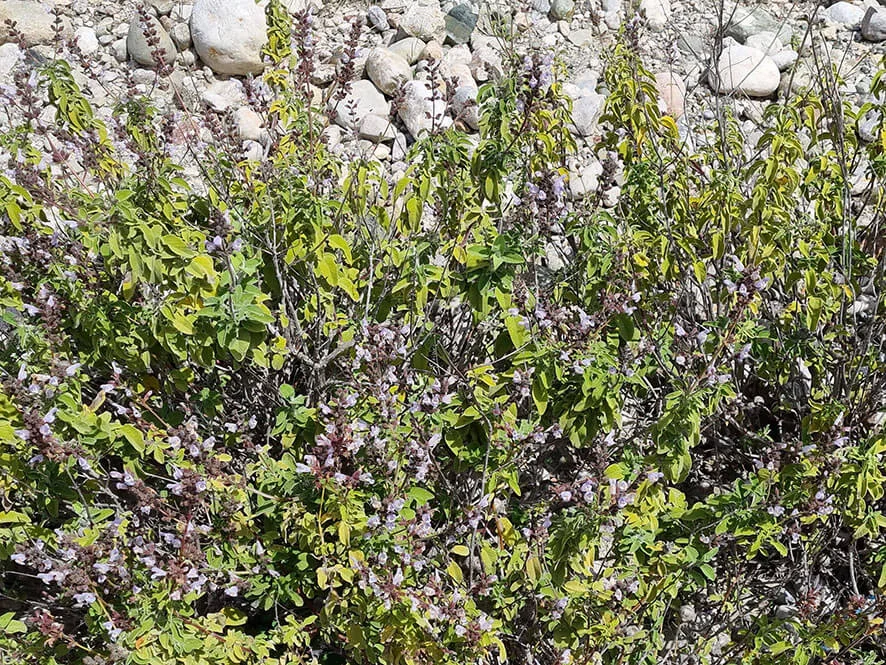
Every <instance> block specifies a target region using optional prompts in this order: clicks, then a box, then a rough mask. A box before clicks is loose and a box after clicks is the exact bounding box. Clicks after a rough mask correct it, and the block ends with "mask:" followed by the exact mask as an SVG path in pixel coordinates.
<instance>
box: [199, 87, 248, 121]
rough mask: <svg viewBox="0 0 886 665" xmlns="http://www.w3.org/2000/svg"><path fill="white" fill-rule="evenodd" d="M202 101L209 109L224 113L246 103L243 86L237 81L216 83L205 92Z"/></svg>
mask: <svg viewBox="0 0 886 665" xmlns="http://www.w3.org/2000/svg"><path fill="white" fill-rule="evenodd" d="M201 99H202V100H203V101H204V103H206V104H207V105H208V106H209V108H211V109H212V110H213V111H218V112H219V113H224V112H225V111H227V110H228V108H229V107H231V106H239V105H240V104H242V103H243V102H245V101H246V95H245V93H244V92H243V85H242V84H241V83H240V81H238V80H236V79H229V80H227V81H216V82H214V83H212V84H211V85H210V86H209V87H208V88H206V90H205V91H204V92H203V95H202V96H201Z"/></svg>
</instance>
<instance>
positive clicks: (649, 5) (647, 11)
mask: <svg viewBox="0 0 886 665" xmlns="http://www.w3.org/2000/svg"><path fill="white" fill-rule="evenodd" d="M640 12H641V13H642V14H643V15H644V16H645V17H646V24H647V25H648V26H649V28H650V29H651V30H654V31H656V32H657V31H659V30H664V27H665V26H666V25H667V24H668V20H669V19H670V18H671V0H640Z"/></svg>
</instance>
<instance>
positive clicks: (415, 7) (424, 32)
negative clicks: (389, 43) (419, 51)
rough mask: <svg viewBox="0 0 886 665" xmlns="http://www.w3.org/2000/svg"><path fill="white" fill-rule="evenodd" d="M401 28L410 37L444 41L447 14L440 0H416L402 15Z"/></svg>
mask: <svg viewBox="0 0 886 665" xmlns="http://www.w3.org/2000/svg"><path fill="white" fill-rule="evenodd" d="M399 26H400V30H402V31H403V32H404V33H406V34H407V35H409V36H410V37H418V38H419V39H421V40H422V41H425V42H429V41H431V40H432V39H433V40H436V41H438V42H440V43H441V44H442V43H443V40H444V39H445V38H446V15H445V14H444V13H443V10H442V9H440V3H439V1H438V0H414V1H413V2H412V4H410V5H409V7H407V8H406V11H405V12H404V13H403V16H401V17H400V23H399Z"/></svg>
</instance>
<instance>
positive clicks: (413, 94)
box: [398, 81, 452, 139]
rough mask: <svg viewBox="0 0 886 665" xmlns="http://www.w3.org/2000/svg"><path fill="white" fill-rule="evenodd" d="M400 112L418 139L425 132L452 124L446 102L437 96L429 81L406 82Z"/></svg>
mask: <svg viewBox="0 0 886 665" xmlns="http://www.w3.org/2000/svg"><path fill="white" fill-rule="evenodd" d="M398 114H399V116H400V119H401V120H402V121H403V124H405V125H406V129H407V130H409V133H410V134H412V137H413V138H416V139H417V138H419V137H420V136H421V135H422V134H424V133H425V132H429V131H432V130H436V129H445V128H446V127H449V126H450V125H451V124H452V118H450V117H449V116H447V115H446V102H444V101H443V100H442V99H439V98H437V97H435V95H434V94H433V92H432V91H431V86H430V84H429V83H428V82H427V81H408V82H407V83H406V85H405V95H404V98H403V101H402V103H401V104H400V108H399V111H398Z"/></svg>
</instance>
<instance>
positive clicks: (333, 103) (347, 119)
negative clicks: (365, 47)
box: [329, 80, 391, 129]
mask: <svg viewBox="0 0 886 665" xmlns="http://www.w3.org/2000/svg"><path fill="white" fill-rule="evenodd" d="M329 110H330V111H331V112H332V117H333V121H334V122H335V124H337V125H339V126H340V127H344V128H345V129H354V128H356V127H359V126H360V123H361V122H362V121H363V119H364V118H365V117H366V116H367V115H369V114H370V113H372V114H375V115H381V116H387V115H389V114H390V112H391V105H390V104H389V103H388V101H387V100H386V99H385V96H384V95H383V94H381V93H380V92H379V91H378V90H377V89H376V87H375V86H374V85H373V84H372V81H366V80H361V81H354V82H353V83H351V86H350V88H349V89H348V93H347V94H346V95H345V97H344V99H342V100H335V99H331V100H330V101H329Z"/></svg>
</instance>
